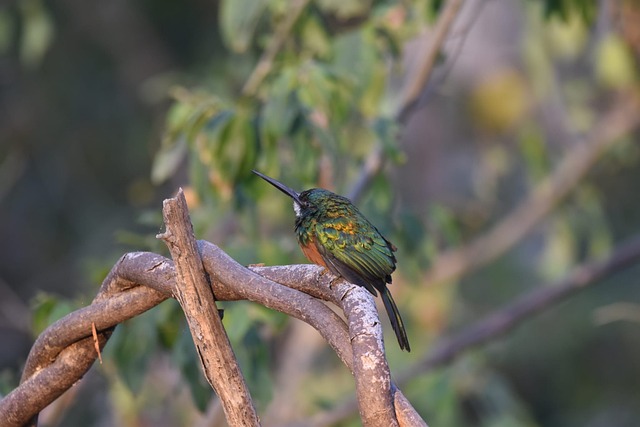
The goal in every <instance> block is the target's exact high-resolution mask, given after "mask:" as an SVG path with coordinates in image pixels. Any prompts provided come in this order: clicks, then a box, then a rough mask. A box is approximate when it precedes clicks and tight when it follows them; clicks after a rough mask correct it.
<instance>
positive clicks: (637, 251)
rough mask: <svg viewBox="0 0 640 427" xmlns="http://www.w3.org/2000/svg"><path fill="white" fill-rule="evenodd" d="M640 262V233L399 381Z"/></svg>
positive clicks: (320, 426) (338, 411)
mask: <svg viewBox="0 0 640 427" xmlns="http://www.w3.org/2000/svg"><path fill="white" fill-rule="evenodd" d="M638 263H640V235H637V236H635V237H634V238H632V239H631V240H629V241H628V242H627V243H624V244H623V245H621V246H620V247H618V248H617V249H616V250H614V252H613V253H612V254H610V255H609V256H608V257H607V258H606V259H604V260H599V261H591V262H587V263H584V264H582V265H580V266H578V267H576V268H574V269H573V270H572V271H571V272H570V273H569V274H567V276H565V277H564V278H563V279H561V280H559V281H556V282H554V283H544V284H540V285H538V286H536V287H535V289H536V290H535V291H532V292H530V293H529V294H527V295H524V296H522V297H521V298H519V299H517V300H516V301H514V302H512V303H510V304H508V305H506V306H505V307H503V308H502V309H500V310H498V311H496V312H494V313H492V314H489V315H488V316H487V317H485V318H484V319H481V320H479V321H478V322H474V324H473V325H471V326H469V327H468V328H466V329H464V330H463V331H461V332H460V333H458V334H456V335H454V336H453V337H451V338H445V339H443V340H441V341H440V342H439V343H438V344H436V346H435V347H434V349H433V350H431V351H430V352H429V353H428V354H427V355H426V356H425V357H424V358H423V359H422V360H421V361H419V362H418V363H416V364H414V365H412V366H411V367H409V368H407V369H406V370H405V371H403V372H401V373H400V374H399V375H397V376H396V377H397V379H398V383H399V384H405V383H407V382H408V381H410V380H411V379H413V378H416V377H418V376H419V375H424V374H425V373H427V372H431V371H433V370H434V369H436V368H438V367H440V366H442V365H445V364H446V363H449V362H451V361H452V360H453V359H455V358H456V357H458V356H460V355H461V354H462V353H464V352H466V351H468V350H470V349H473V348H475V347H478V346H481V345H483V344H485V343H487V342H490V341H492V340H495V339H497V338H499V337H501V336H503V335H505V334H507V333H508V332H509V331H511V330H513V329H515V328H516V327H518V326H519V325H521V324H522V323H524V322H525V321H527V320H528V319H530V318H531V317H533V316H535V315H536V314H537V313H540V312H542V311H544V310H547V309H549V308H551V307H553V306H555V305H556V304H559V303H561V302H562V301H564V300H565V299H567V298H569V297H571V296H572V295H574V294H576V293H578V292H580V291H582V290H584V289H587V288H589V287H591V286H593V285H595V284H597V283H599V282H601V281H602V280H604V279H606V278H608V277H609V276H612V275H614V274H616V273H619V272H621V271H623V270H625V269H627V268H629V267H632V266H635V265H637V264H638ZM356 410H357V402H356V400H355V399H353V398H351V399H349V400H347V401H346V402H344V403H343V404H342V405H340V406H338V407H336V408H333V409H332V410H331V411H327V412H325V413H321V414H317V415H316V416H314V417H313V419H312V420H311V422H309V423H307V424H305V425H306V426H313V427H327V426H331V425H335V424H337V423H339V422H340V421H343V420H344V419H346V418H348V417H350V416H352V415H353V413H354V412H355V411H356Z"/></svg>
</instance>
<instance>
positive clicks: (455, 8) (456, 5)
mask: <svg viewBox="0 0 640 427" xmlns="http://www.w3.org/2000/svg"><path fill="white" fill-rule="evenodd" d="M462 3H464V0H449V1H447V3H446V4H445V5H444V8H443V9H442V12H441V13H440V15H439V16H438V21H437V22H436V25H435V27H434V29H433V33H431V32H430V33H428V34H426V37H428V38H429V39H430V40H429V43H426V48H425V50H424V52H421V53H419V54H418V57H419V58H421V62H420V65H419V66H418V68H417V69H416V71H415V73H414V76H415V77H413V76H412V77H413V78H411V79H408V80H407V81H406V82H405V84H404V86H403V88H402V89H401V91H400V93H401V96H400V105H399V106H398V109H397V112H396V115H397V117H398V118H399V119H402V118H403V117H405V116H406V112H407V111H408V110H409V109H410V108H411V106H412V105H414V104H415V103H416V102H417V101H418V98H419V97H420V94H421V93H422V91H423V90H424V88H425V87H426V85H427V82H428V81H429V78H430V77H431V74H432V73H433V69H434V67H435V64H436V59H437V58H438V54H439V53H440V50H441V49H442V45H444V42H445V41H446V39H447V36H448V35H449V32H450V31H451V27H452V26H453V22H454V21H455V19H456V17H457V16H458V12H460V8H461V7H462Z"/></svg>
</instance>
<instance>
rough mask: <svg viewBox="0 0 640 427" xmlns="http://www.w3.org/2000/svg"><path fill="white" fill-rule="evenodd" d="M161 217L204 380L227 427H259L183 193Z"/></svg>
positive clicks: (167, 202)
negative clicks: (219, 312) (220, 404)
mask: <svg viewBox="0 0 640 427" xmlns="http://www.w3.org/2000/svg"><path fill="white" fill-rule="evenodd" d="M162 215H163V217H164V222H165V224H166V231H165V232H164V233H163V234H160V235H158V238H160V239H162V240H164V242H165V243H166V244H167V246H168V247H169V251H170V252H171V257H172V258H173V261H174V264H175V268H176V271H177V273H178V274H177V279H178V284H179V286H176V288H175V293H174V295H175V297H176V299H177V300H178V302H179V303H180V306H181V307H182V310H183V311H184V314H185V317H186V318H187V323H188V324H189V330H190V331H191V336H192V338H193V343H194V345H195V346H196V350H197V353H198V357H199V358H200V364H201V365H202V369H203V372H204V376H205V378H206V379H207V381H208V382H209V384H210V385H211V387H213V389H214V390H215V392H216V394H217V395H218V397H219V398H220V401H221V402H222V408H223V409H224V413H225V416H226V418H227V422H228V423H229V425H231V426H258V425H260V421H259V419H258V415H257V414H256V410H255V407H254V405H253V401H252V399H251V394H250V393H249V390H248V388H247V384H246V383H245V381H244V377H243V376H242V372H241V371H240V366H239V365H238V361H237V359H236V357H235V354H234V353H233V349H232V348H231V343H230V342H229V337H227V334H226V331H225V330H224V327H223V326H222V320H221V319H220V316H218V309H217V307H216V303H215V301H214V298H213V292H212V290H211V285H210V284H209V280H208V278H207V275H206V273H205V271H204V267H203V265H202V260H201V259H200V254H199V252H198V246H197V243H196V239H195V237H194V236H193V227H192V225H191V221H190V220H189V211H188V208H187V201H186V199H185V198H184V193H183V192H182V189H180V190H179V191H178V194H177V196H176V197H175V198H171V199H167V200H165V201H164V202H163V209H162Z"/></svg>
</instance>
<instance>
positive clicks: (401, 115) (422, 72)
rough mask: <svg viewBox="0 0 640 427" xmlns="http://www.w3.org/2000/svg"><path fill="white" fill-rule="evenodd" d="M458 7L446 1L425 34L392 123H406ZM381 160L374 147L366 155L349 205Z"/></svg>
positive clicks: (459, 3) (458, 0) (457, 2)
mask: <svg viewBox="0 0 640 427" xmlns="http://www.w3.org/2000/svg"><path fill="white" fill-rule="evenodd" d="M462 3H463V0H448V1H447V3H446V4H445V5H444V8H443V10H442V13H440V16H438V21H437V22H436V25H435V27H434V30H433V32H429V33H426V32H425V36H424V37H425V38H426V40H425V43H424V45H425V51H424V52H421V53H419V54H418V55H419V57H420V58H422V62H420V65H419V66H418V68H417V69H416V70H415V71H414V72H413V73H411V75H410V76H409V77H407V79H406V80H405V82H404V84H403V87H402V89H401V90H400V93H401V94H402V95H401V97H400V102H399V103H398V106H397V107H396V111H395V112H394V115H395V117H396V120H398V121H400V122H403V121H405V120H406V117H407V115H408V112H409V110H410V109H411V108H412V106H413V105H415V103H416V101H417V99H418V98H419V96H420V93H422V91H423V90H424V88H425V87H426V85H427V82H428V81H429V78H430V77H431V75H432V74H433V69H434V67H435V63H436V58H437V57H438V53H439V52H440V50H441V49H442V46H443V45H444V42H445V40H446V39H447V36H448V34H449V33H450V31H451V27H452V25H453V22H454V21H455V18H456V16H457V15H458V12H459V11H460V8H461V7H462ZM384 160H385V156H384V150H383V149H382V147H381V146H380V145H378V146H377V147H376V148H375V149H374V150H373V151H372V152H371V153H369V156H367V158H366V160H365V161H364V164H363V165H362V169H361V170H360V174H359V176H358V178H357V179H356V182H355V183H354V184H353V186H352V187H351V190H350V191H349V192H348V193H347V194H348V196H347V197H348V198H349V199H351V200H352V201H353V202H357V201H358V199H360V197H361V196H362V194H363V193H364V190H366V188H367V187H368V186H369V184H370V183H371V180H373V178H374V177H375V176H376V175H377V174H378V173H380V171H381V170H382V167H383V166H384Z"/></svg>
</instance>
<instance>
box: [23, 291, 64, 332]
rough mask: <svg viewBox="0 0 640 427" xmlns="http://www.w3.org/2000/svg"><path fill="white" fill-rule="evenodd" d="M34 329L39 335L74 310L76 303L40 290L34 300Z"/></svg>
mask: <svg viewBox="0 0 640 427" xmlns="http://www.w3.org/2000/svg"><path fill="white" fill-rule="evenodd" d="M32 307H33V308H32V312H33V317H32V319H33V320H32V330H33V333H34V334H35V335H36V336H38V335H40V334H41V333H42V332H43V331H44V330H45V329H46V328H47V327H49V326H50V325H51V324H52V323H54V322H56V321H57V320H60V319H62V318H63V317H64V316H66V315H67V314H69V313H71V312H72V311H73V310H74V305H73V304H72V303H71V302H70V301H68V300H64V299H61V298H58V297H56V296H53V295H50V294H47V293H44V292H40V293H38V294H37V295H36V297H35V298H34V299H33V301H32Z"/></svg>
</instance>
